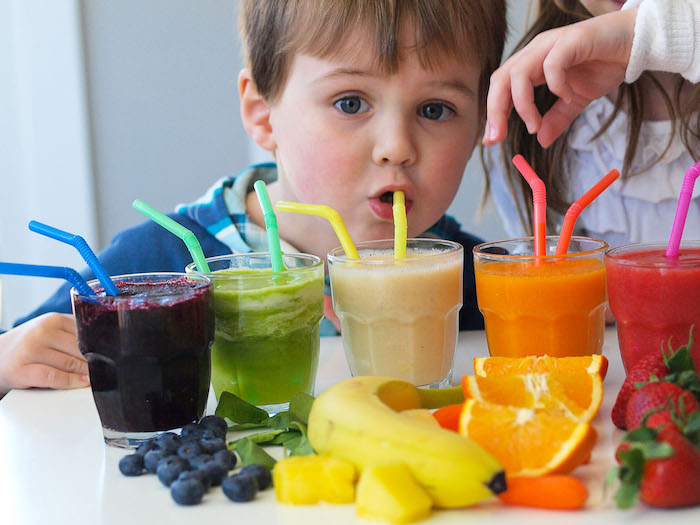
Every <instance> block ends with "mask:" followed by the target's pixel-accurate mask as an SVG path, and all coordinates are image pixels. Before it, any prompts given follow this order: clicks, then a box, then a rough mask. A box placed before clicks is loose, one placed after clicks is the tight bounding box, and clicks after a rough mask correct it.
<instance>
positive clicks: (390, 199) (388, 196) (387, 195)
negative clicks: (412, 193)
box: [379, 191, 394, 204]
mask: <svg viewBox="0 0 700 525" xmlns="http://www.w3.org/2000/svg"><path fill="white" fill-rule="evenodd" d="M379 200H380V201H382V202H386V203H388V204H394V192H393V191H385V192H384V193H382V194H381V195H380V196H379Z"/></svg>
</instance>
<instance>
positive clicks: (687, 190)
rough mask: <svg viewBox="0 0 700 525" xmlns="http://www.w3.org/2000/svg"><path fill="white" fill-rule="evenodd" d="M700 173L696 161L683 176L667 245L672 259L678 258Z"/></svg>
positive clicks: (667, 252)
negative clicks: (696, 180) (696, 181)
mask: <svg viewBox="0 0 700 525" xmlns="http://www.w3.org/2000/svg"><path fill="white" fill-rule="evenodd" d="M698 175H700V162H696V163H695V164H694V165H693V166H691V167H690V168H689V169H688V171H686V172H685V177H683V185H682V186H681V195H680V197H679V198H678V207H677V208H676V216H675V217H674V218H673V227H672V228H671V237H670V238H669V239H668V246H667V247H666V257H668V258H670V259H676V258H678V249H679V248H680V246H681V237H682V236H683V227H684V226H685V219H686V217H687V216H688V208H689V207H690V198H691V197H692V196H693V186H694V185H695V179H697V178H698Z"/></svg>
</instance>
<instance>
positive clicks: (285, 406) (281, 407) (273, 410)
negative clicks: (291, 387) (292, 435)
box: [258, 401, 289, 417]
mask: <svg viewBox="0 0 700 525" xmlns="http://www.w3.org/2000/svg"><path fill="white" fill-rule="evenodd" d="M258 408H262V409H263V410H264V411H265V412H267V413H268V414H270V417H272V416H274V415H275V414H277V413H278V412H284V411H285V410H289V401H287V402H286V403H276V404H274V405H258Z"/></svg>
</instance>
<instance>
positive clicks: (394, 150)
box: [0, 0, 506, 391]
mask: <svg viewBox="0 0 700 525" xmlns="http://www.w3.org/2000/svg"><path fill="white" fill-rule="evenodd" d="M240 20H241V33H242V40H243V44H244V50H245V57H246V67H245V69H243V71H241V73H240V75H239V93H240V98H241V118H242V120H243V125H244V127H245V129H246V131H247V132H248V134H249V135H250V136H251V138H252V139H253V140H254V141H255V142H256V143H257V144H259V145H260V146H261V147H263V148H264V149H266V150H268V151H270V152H271V153H272V155H273V157H274V159H275V161H276V163H275V164H263V165H257V166H253V167H251V168H249V169H247V170H245V171H243V172H242V173H241V174H239V175H237V176H235V177H227V178H224V179H222V180H220V181H219V182H218V183H216V184H215V185H214V186H213V187H212V188H211V189H210V190H209V192H208V193H207V194H206V195H205V196H204V197H202V198H201V199H200V200H198V201H197V202H195V203H193V204H190V205H184V206H180V207H179V208H178V209H177V213H175V214H174V215H172V217H173V218H174V219H175V220H177V221H178V222H180V223H181V224H183V225H184V226H185V227H186V228H188V229H190V230H192V231H193V233H194V234H195V235H196V236H197V238H198V239H199V241H200V243H201V245H202V248H203V251H204V253H205V255H206V256H208V257H209V256H214V255H221V254H228V253H237V252H250V251H266V250H267V241H266V235H265V230H264V220H263V216H262V212H261V210H260V208H259V205H258V202H257V198H256V196H255V194H254V191H253V183H254V182H255V181H256V180H260V179H261V180H264V181H265V182H266V184H267V188H268V193H269V194H270V198H271V200H272V202H275V201H277V200H286V201H299V202H307V203H316V204H326V205H329V206H331V207H332V208H334V209H335V210H337V211H338V212H339V213H340V214H341V216H342V217H343V220H344V222H345V224H346V226H347V228H348V231H349V233H350V235H351V236H352V238H353V240H354V241H356V242H360V241H366V240H371V239H382V238H391V237H393V220H392V193H393V192H394V191H396V190H403V191H404V193H405V198H406V208H407V219H408V235H409V237H417V236H433V237H442V238H445V239H450V240H455V241H457V242H460V243H461V244H462V245H463V246H464V254H465V264H464V271H465V273H464V306H463V308H462V310H461V312H460V328H461V329H467V328H481V327H483V319H482V317H481V314H480V313H479V311H478V309H477V305H476V293H475V288H474V271H473V263H472V256H471V248H472V247H473V246H474V245H475V244H476V243H477V242H479V240H478V239H476V238H475V237H473V236H471V235H469V234H467V233H464V232H462V231H460V227H459V224H458V223H457V222H456V221H454V219H452V218H450V217H447V216H446V215H444V213H445V211H446V210H447V208H448V206H449V205H450V203H451V202H452V199H453V198H454V196H455V194H456V192H457V188H458V186H459V183H460V180H461V178H462V174H463V171H464V167H465V165H466V163H467V161H468V160H469V157H470V156H471V153H472V151H473V149H474V146H475V144H476V141H477V139H478V136H479V134H480V131H481V128H482V125H483V123H484V121H485V115H486V94H487V88H488V80H489V76H490V75H491V73H492V72H493V71H494V70H495V69H496V68H497V67H498V65H499V63H500V59H501V54H502V50H503V43H504V40H505V32H506V20H505V1H504V0H442V1H440V2H425V1H418V0H416V1H414V2H405V1H399V0H354V1H353V0H345V1H338V2H333V3H329V2H324V1H323V0H316V1H310V0H305V1H302V0H293V1H289V2H276V1H272V0H270V1H260V0H244V1H242V2H241V14H240ZM278 226H279V233H280V237H281V238H282V241H283V243H282V249H283V251H286V252H306V253H312V254H315V255H318V256H319V257H322V258H325V255H326V253H327V252H328V251H329V250H330V249H331V248H333V247H335V246H337V245H338V244H339V243H338V240H337V239H336V238H335V234H334V233H333V230H332V228H331V227H330V225H329V224H328V223H327V222H326V221H324V220H322V219H320V218H317V217H310V216H303V215H297V214H285V215H284V216H280V217H279V218H278ZM100 260H101V262H102V264H103V265H104V266H105V268H106V270H107V271H108V272H109V273H110V274H111V275H118V274H124V273H134V272H146V271H159V270H160V271H165V270H169V271H182V270H183V268H184V267H185V265H186V264H187V263H189V262H190V257H189V254H188V253H187V249H186V248H185V246H184V244H183V243H182V241H180V240H179V239H178V238H176V237H175V236H173V235H171V234H169V233H168V232H166V231H165V230H163V229H161V228H160V227H159V226H157V225H155V224H154V223H152V222H146V223H144V224H141V225H140V226H136V227H135V228H131V229H129V230H126V231H124V232H121V233H119V234H117V236H116V237H115V238H114V240H113V241H112V243H111V244H110V245H109V246H108V247H107V248H106V249H105V250H104V251H103V252H102V253H101V254H100ZM83 275H84V276H85V277H86V278H91V277H92V275H91V274H90V273H89V272H88V271H85V272H84V273H83ZM68 288H69V287H68V286H67V285H66V286H63V287H62V288H61V289H59V290H58V292H56V294H55V295H54V296H53V297H52V298H50V299H49V300H48V301H47V302H46V303H44V305H42V306H41V307H40V308H39V309H37V310H36V311H35V312H33V313H31V314H30V315H29V316H27V317H26V318H24V319H21V320H20V321H19V323H22V322H25V321H27V320H28V319H31V318H34V317H37V316H39V315H40V314H43V313H45V312H66V313H68V312H70V311H71V306H70V300H69V295H68ZM327 305H328V308H327V314H328V316H329V317H330V316H331V315H332V310H331V309H330V302H329V301H327ZM56 315H58V314H49V315H48V316H47V317H45V318H43V319H45V321H44V322H39V320H38V319H37V320H36V321H35V322H36V325H34V326H32V328H31V329H27V328H25V326H27V325H21V324H20V326H18V327H16V328H14V329H13V330H11V331H10V332H8V333H6V334H3V335H0V391H2V390H3V389H5V390H6V389H8V388H14V387H27V386H48V387H59V388H63V387H71V386H79V381H74V380H72V379H71V381H70V382H69V379H68V378H73V379H74V376H75V375H76V374H78V376H79V377H78V379H79V380H80V379H81V378H82V379H85V377H84V374H85V368H84V367H83V366H82V365H81V367H80V369H79V370H78V369H77V367H76V365H75V362H74V360H75V359H81V357H80V354H79V352H78V351H77V346H75V335H74V334H73V336H72V339H71V340H70V342H69V343H67V346H70V347H71V348H66V347H65V345H62V347H61V348H59V349H56V348H51V347H50V345H49V344H48V343H47V341H51V340H52V339H53V337H54V334H56V333H58V329H57V328H56V327H55V326H53V325H52V324H51V323H50V322H49V320H52V319H53V320H55V319H56ZM39 319H42V318H39ZM328 327H330V328H332V325H329V326H328ZM63 329H64V331H65V327H63ZM37 332H45V333H44V334H43V335H42V337H35V335H36V334H37ZM65 356H69V357H70V358H71V359H72V360H71V361H70V365H69V366H66V364H65V363H64V362H61V359H63V358H64V357H65ZM65 359H67V358H65ZM65 359H64V360H65ZM32 363H42V365H43V366H44V368H43V369H42V371H43V372H42V375H40V376H31V377H30V376H29V374H28V370H29V369H30V368H31V366H32ZM82 384H84V383H82Z"/></svg>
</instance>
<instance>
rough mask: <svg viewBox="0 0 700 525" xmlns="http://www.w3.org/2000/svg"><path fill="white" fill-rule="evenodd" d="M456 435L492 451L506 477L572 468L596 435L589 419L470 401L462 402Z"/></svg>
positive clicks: (590, 445) (582, 457)
mask: <svg viewBox="0 0 700 525" xmlns="http://www.w3.org/2000/svg"><path fill="white" fill-rule="evenodd" d="M459 433H460V434H462V435H463V436H467V437H469V438H470V439H472V440H473V441H476V442H477V443H478V444H479V445H481V446H482V447H483V448H484V449H486V450H487V451H488V452H490V453H491V455H493V457H495V458H496V459H497V460H498V462H499V463H500V464H501V465H503V468H504V469H505V471H506V475H507V476H508V477H511V476H540V475H542V474H549V473H554V474H566V473H568V472H571V471H572V470H573V469H574V468H576V467H577V466H578V465H580V464H582V463H584V462H585V460H586V458H587V457H588V456H589V455H590V453H591V450H592V449H593V446H594V445H595V441H596V437H597V434H596V431H595V429H594V428H593V426H592V425H590V424H589V423H580V422H577V421H574V420H572V419H569V418H566V417H559V416H556V415H554V414H552V413H550V412H547V411H545V410H533V409H529V408H517V407H510V406H505V405H497V404H493V403H488V402H485V401H477V400H474V399H469V400H467V401H466V402H465V403H464V409H463V410H462V415H461V417H460V420H459Z"/></svg>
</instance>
